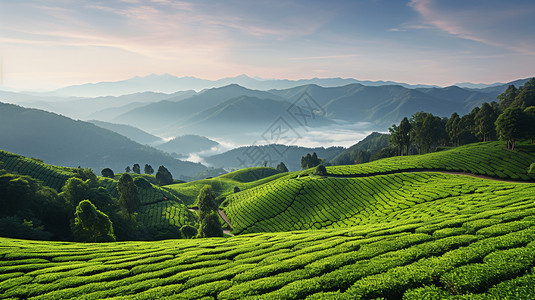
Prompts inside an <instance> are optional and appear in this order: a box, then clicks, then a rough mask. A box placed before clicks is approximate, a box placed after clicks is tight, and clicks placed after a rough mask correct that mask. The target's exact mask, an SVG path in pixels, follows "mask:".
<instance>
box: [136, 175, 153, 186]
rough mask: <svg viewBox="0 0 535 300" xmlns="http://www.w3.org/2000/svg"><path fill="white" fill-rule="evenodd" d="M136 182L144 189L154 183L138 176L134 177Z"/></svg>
mask: <svg viewBox="0 0 535 300" xmlns="http://www.w3.org/2000/svg"><path fill="white" fill-rule="evenodd" d="M134 184H135V185H136V186H137V187H139V188H142V189H150V188H152V185H151V184H150V182H149V181H148V180H147V179H145V178H143V177H136V178H135V179H134Z"/></svg>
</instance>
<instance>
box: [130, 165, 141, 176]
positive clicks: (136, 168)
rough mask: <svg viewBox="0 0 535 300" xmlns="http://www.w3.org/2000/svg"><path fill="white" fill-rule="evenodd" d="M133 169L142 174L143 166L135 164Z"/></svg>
mask: <svg viewBox="0 0 535 300" xmlns="http://www.w3.org/2000/svg"><path fill="white" fill-rule="evenodd" d="M132 171H134V173H136V174H140V173H141V168H140V167H139V164H134V166H132Z"/></svg>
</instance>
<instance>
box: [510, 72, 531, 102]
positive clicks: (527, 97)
mask: <svg viewBox="0 0 535 300" xmlns="http://www.w3.org/2000/svg"><path fill="white" fill-rule="evenodd" d="M513 106H518V107H521V108H522V109H525V108H526V107H530V106H535V77H533V78H531V80H530V81H528V82H526V84H524V86H522V87H520V88H519V89H518V95H517V96H516V98H515V100H514V101H513Z"/></svg>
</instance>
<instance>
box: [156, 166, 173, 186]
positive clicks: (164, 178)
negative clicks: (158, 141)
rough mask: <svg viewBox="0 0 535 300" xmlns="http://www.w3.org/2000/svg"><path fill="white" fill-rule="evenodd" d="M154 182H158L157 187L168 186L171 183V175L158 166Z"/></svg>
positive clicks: (164, 168) (165, 169)
mask: <svg viewBox="0 0 535 300" xmlns="http://www.w3.org/2000/svg"><path fill="white" fill-rule="evenodd" d="M156 180H158V185H160V186H162V185H168V184H172V183H173V175H171V172H169V170H167V168H166V167H164V166H160V167H159V168H158V171H157V172H156Z"/></svg>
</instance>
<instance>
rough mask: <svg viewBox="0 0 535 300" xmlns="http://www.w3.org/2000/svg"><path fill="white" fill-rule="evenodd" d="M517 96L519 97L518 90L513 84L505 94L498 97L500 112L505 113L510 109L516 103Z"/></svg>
mask: <svg viewBox="0 0 535 300" xmlns="http://www.w3.org/2000/svg"><path fill="white" fill-rule="evenodd" d="M516 96H518V89H517V88H516V87H515V86H514V85H513V84H511V85H509V86H508V87H507V89H506V90H505V92H503V93H501V94H500V95H498V100H499V102H498V106H499V107H500V110H502V111H504V110H506V109H507V108H509V107H510V106H511V105H512V104H513V101H515V98H516Z"/></svg>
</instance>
